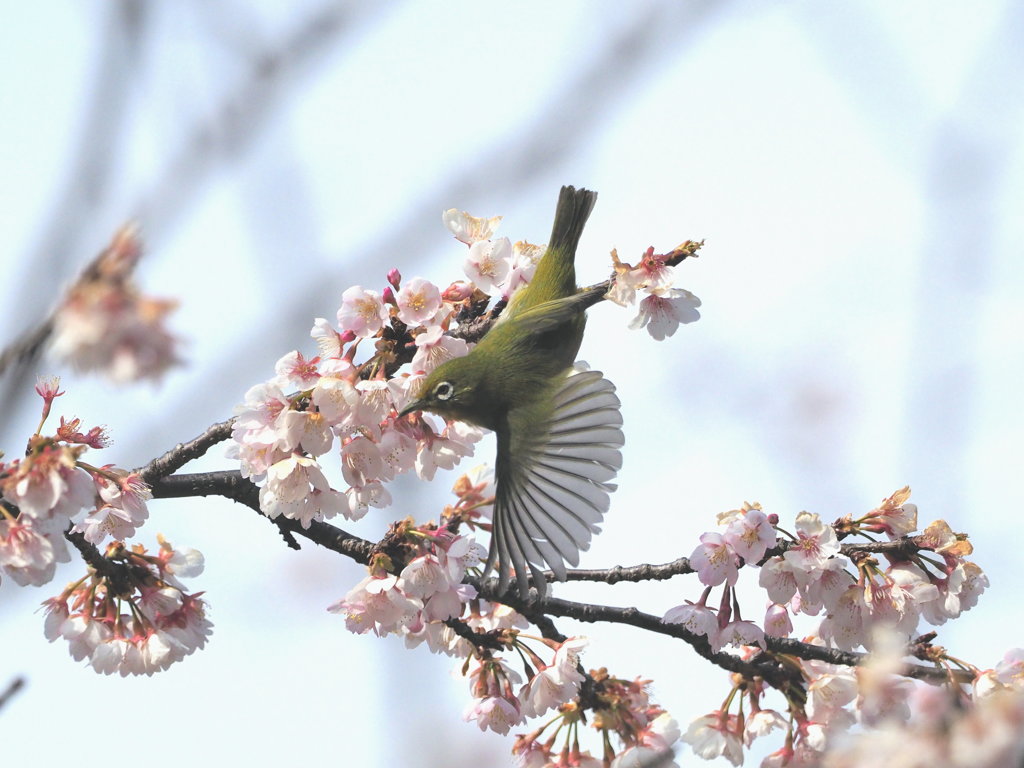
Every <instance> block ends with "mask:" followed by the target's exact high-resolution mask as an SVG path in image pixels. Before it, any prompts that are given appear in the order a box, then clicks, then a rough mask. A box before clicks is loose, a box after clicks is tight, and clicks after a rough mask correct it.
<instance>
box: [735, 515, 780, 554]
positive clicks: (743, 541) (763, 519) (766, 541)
mask: <svg viewBox="0 0 1024 768" xmlns="http://www.w3.org/2000/svg"><path fill="white" fill-rule="evenodd" d="M723 538H724V539H725V541H726V542H727V543H728V544H729V546H730V547H732V551H733V552H735V553H736V554H737V555H739V556H740V557H742V558H743V559H744V560H746V561H747V562H748V563H757V562H759V561H760V560H761V558H762V557H764V554H765V552H767V551H768V549H769V548H770V547H773V546H775V539H776V535H775V529H774V528H773V527H772V525H771V523H769V522H768V515H766V514H765V513H764V512H762V511H761V510H760V509H756V508H752V509H748V510H745V511H744V512H743V513H742V514H740V515H737V516H736V518H735V519H734V520H733V521H732V522H731V523H730V524H729V527H728V528H727V529H726V531H725V533H724V534H723Z"/></svg>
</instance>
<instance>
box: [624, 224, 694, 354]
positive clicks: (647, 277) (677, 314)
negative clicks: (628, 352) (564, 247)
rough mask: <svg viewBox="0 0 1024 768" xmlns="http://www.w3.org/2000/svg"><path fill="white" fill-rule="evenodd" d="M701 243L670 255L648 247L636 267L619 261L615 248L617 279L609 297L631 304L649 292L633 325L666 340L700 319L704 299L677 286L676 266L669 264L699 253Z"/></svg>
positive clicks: (692, 243)
mask: <svg viewBox="0 0 1024 768" xmlns="http://www.w3.org/2000/svg"><path fill="white" fill-rule="evenodd" d="M700 245H701V243H695V242H693V241H692V240H687V241H686V242H685V243H683V244H682V245H680V246H679V247H678V248H676V249H675V250H674V251H672V252H671V253H666V254H656V253H655V252H654V248H648V249H647V250H646V251H645V252H644V255H643V257H641V259H640V262H639V263H638V264H637V265H636V266H635V267H634V266H633V265H632V264H625V263H623V262H621V261H619V256H618V253H617V252H616V251H614V250H613V251H612V261H613V262H614V264H615V282H614V284H613V285H612V289H611V290H610V291H609V292H608V293H607V295H606V297H605V298H607V299H610V300H611V301H614V302H615V303H616V304H620V305H622V306H623V307H628V306H631V305H632V304H633V303H634V302H635V301H636V296H637V292H638V291H640V292H643V293H646V294H647V295H646V296H645V297H644V298H643V299H642V300H641V301H640V307H639V310H640V311H639V313H638V314H637V316H636V317H635V318H633V321H632V322H631V323H630V325H629V327H630V328H634V329H636V328H646V329H647V332H648V333H649V334H651V336H652V337H654V338H655V339H657V340H658V341H663V340H664V339H665V337H667V336H671V335H672V334H674V333H675V332H676V329H677V328H679V326H680V324H685V323H692V322H694V321H695V320H699V319H700V312H698V311H697V307H699V306H700V299H698V298H697V297H696V296H694V295H693V294H692V293H690V292H689V291H687V290H685V289H684V288H676V287H674V284H675V280H676V268H675V267H674V266H672V265H671V264H670V263H669V262H671V261H673V260H674V259H675V258H678V257H680V256H682V255H693V254H695V253H696V250H697V249H698V248H699V247H700Z"/></svg>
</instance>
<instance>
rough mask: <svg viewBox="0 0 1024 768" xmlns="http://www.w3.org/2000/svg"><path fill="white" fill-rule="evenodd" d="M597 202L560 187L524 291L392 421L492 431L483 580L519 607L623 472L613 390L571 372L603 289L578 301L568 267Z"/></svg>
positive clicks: (572, 554) (568, 552)
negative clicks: (421, 415) (490, 577)
mask: <svg viewBox="0 0 1024 768" xmlns="http://www.w3.org/2000/svg"><path fill="white" fill-rule="evenodd" d="M596 200H597V193H596V192H592V191H590V190H588V189H582V188H581V189H576V188H575V187H572V186H564V187H562V189H561V192H560V193H559V196H558V205H557V208H556V210H555V220H554V224H553V225H552V228H551V237H550V239H549V240H548V246H547V249H546V251H545V252H544V255H543V256H542V257H541V259H540V261H539V262H538V264H537V269H536V271H535V273H534V275H533V278H532V279H531V280H530V282H529V283H528V284H527V285H525V286H524V287H522V288H520V289H519V290H518V291H516V292H515V293H514V294H513V295H512V296H511V298H510V299H509V301H508V305H507V306H506V307H505V310H504V311H503V312H502V313H501V315H500V316H499V317H498V320H497V321H496V322H495V323H494V325H493V326H492V327H491V328H490V330H489V332H488V333H487V334H486V335H484V337H483V338H482V339H481V340H480V342H479V343H478V344H477V345H476V346H475V347H474V348H473V349H471V350H470V352H469V354H467V355H465V356H463V357H458V358H453V359H450V360H447V361H445V362H444V363H442V364H441V365H439V366H438V367H437V368H435V369H434V370H433V371H431V372H430V373H429V374H428V375H427V376H426V377H425V379H424V380H423V381H422V383H421V385H420V387H419V389H418V390H417V395H416V397H415V399H414V400H413V401H412V402H411V403H409V404H408V405H407V406H406V407H405V408H404V409H403V410H402V412H401V414H400V415H406V414H409V413H413V412H416V411H430V412H432V413H435V414H437V415H439V416H442V417H444V418H446V419H456V420H460V421H464V422H468V423H470V424H474V425H477V426H480V427H484V428H486V429H490V430H492V431H493V432H494V433H495V435H496V438H497V455H496V458H495V464H494V476H495V501H494V508H493V514H492V526H491V541H490V548H489V551H488V556H487V561H486V562H485V564H484V567H483V576H486V575H487V574H488V573H489V572H490V571H491V570H492V568H493V569H496V570H497V575H498V590H499V593H501V594H505V592H506V590H507V589H508V587H509V585H510V583H511V582H512V577H513V576H514V578H515V589H516V590H517V591H518V593H519V595H520V596H521V597H523V598H526V597H527V595H528V591H529V583H530V581H529V574H532V576H533V583H534V586H535V587H536V589H537V592H538V595H539V596H540V597H543V596H544V595H545V594H546V589H547V580H546V579H545V576H544V573H543V569H544V567H545V566H547V567H549V568H550V569H551V571H552V572H553V573H554V575H555V578H556V579H558V580H559V581H564V580H565V579H566V563H568V564H570V565H572V566H577V565H578V564H579V553H580V552H581V551H582V550H586V549H587V548H588V547H589V546H590V541H591V537H592V536H593V534H596V533H599V532H600V523H601V522H602V520H603V518H604V514H605V513H606V512H607V511H608V509H609V506H610V499H609V494H610V493H611V492H612V491H613V490H615V487H616V486H615V485H614V484H612V483H611V482H609V481H611V480H612V479H613V478H614V477H615V475H616V474H617V472H618V470H619V469H621V467H622V452H621V451H620V448H622V446H623V444H624V438H623V433H622V416H621V413H620V410H619V409H620V405H621V403H620V401H619V398H618V396H617V395H616V394H615V386H614V385H613V384H612V383H611V382H610V381H608V379H606V378H605V377H604V375H603V374H602V373H601V372H600V371H594V370H586V369H585V364H582V365H574V364H575V363H576V355H577V353H578V352H579V348H580V344H581V342H582V340H583V331H584V327H585V325H586V310H587V308H588V307H590V306H591V305H593V304H595V303H597V302H598V301H600V300H601V298H603V296H604V293H605V291H606V287H605V286H595V288H591V289H587V290H583V291H581V290H579V289H578V288H577V286H576V271H575V256H576V248H577V245H578V244H579V240H580V236H581V234H582V232H583V227H584V225H585V224H586V222H587V219H588V218H589V216H590V213H591V211H592V210H593V208H594V203H595V201H596Z"/></svg>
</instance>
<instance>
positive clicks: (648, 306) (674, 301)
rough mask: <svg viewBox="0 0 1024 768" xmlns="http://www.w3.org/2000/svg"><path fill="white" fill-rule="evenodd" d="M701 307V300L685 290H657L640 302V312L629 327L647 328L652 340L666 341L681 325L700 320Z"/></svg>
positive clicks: (635, 328) (634, 328)
mask: <svg viewBox="0 0 1024 768" xmlns="http://www.w3.org/2000/svg"><path fill="white" fill-rule="evenodd" d="M699 306H700V299H698V298H697V297H696V296H694V295H693V294H692V293H690V292H689V291H687V290H685V289H683V288H661V289H657V290H656V291H652V292H651V294H650V295H649V296H647V297H646V298H645V299H644V300H643V301H641V302H640V307H639V310H640V311H639V313H638V314H637V316H636V317H635V318H633V320H632V322H630V324H629V327H630V328H631V329H633V330H637V329H639V328H646V329H647V332H648V333H649V334H651V337H652V338H654V339H655V340H657V341H664V340H665V338H666V337H668V336H672V335H674V334H675V332H676V330H677V329H678V328H679V326H680V325H684V324H686V323H693V322H696V321H697V320H700V312H698V311H697V307H699Z"/></svg>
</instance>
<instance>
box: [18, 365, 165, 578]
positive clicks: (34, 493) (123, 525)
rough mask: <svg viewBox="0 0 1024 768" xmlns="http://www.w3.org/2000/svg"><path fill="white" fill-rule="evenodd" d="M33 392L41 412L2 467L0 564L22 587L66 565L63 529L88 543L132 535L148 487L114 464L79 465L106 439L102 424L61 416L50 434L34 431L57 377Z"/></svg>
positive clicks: (55, 390)
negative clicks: (17, 452)
mask: <svg viewBox="0 0 1024 768" xmlns="http://www.w3.org/2000/svg"><path fill="white" fill-rule="evenodd" d="M36 392H37V393H39V395H40V397H42V398H43V414H42V418H41V420H40V423H39V428H38V429H37V431H36V434H35V435H33V436H32V437H31V438H30V439H29V442H28V450H27V451H26V454H25V456H24V457H23V458H19V459H15V460H13V461H11V462H8V463H3V462H0V498H2V501H3V502H6V504H0V566H2V568H3V571H4V572H5V573H7V574H8V575H10V576H11V578H13V579H14V580H15V581H16V582H18V583H19V584H21V585H26V584H34V585H41V584H46V583H47V582H49V581H50V580H51V579H52V578H53V575H54V572H55V570H56V567H57V563H58V562H68V560H69V559H70V558H69V556H68V550H67V545H66V544H65V539H64V534H65V531H67V530H68V527H69V526H71V525H72V524H73V525H74V528H73V530H75V531H78V532H80V533H82V534H83V535H84V537H85V539H86V540H87V541H89V542H90V543H92V544H97V545H98V544H100V543H102V542H103V541H104V540H105V539H106V538H107V537H110V536H112V537H115V538H118V539H123V538H125V537H128V536H133V535H134V534H135V530H136V528H138V526H140V525H142V523H143V522H144V521H145V520H146V518H147V517H148V514H149V513H148V510H147V506H146V502H147V501H148V500H149V499H150V498H151V493H150V490H149V487H148V486H147V485H146V484H145V483H144V482H142V480H141V479H140V477H139V475H138V474H137V473H134V472H128V471H125V470H123V469H118V468H117V467H114V466H113V465H106V466H103V467H95V466H92V465H90V464H87V463H85V462H84V461H82V459H81V457H82V455H83V454H84V453H85V451H87V450H88V449H89V448H94V449H100V448H104V447H106V446H107V445H108V444H109V439H108V438H107V436H106V434H105V433H104V431H103V429H102V428H100V427H93V428H91V429H89V430H87V431H86V432H84V433H83V432H82V431H80V428H81V422H80V420H79V419H71V420H70V421H67V420H65V419H64V417H61V419H60V426H59V427H58V428H57V430H56V433H55V434H53V435H42V434H40V432H41V430H42V428H43V425H44V423H45V421H46V419H47V417H48V416H49V413H50V409H51V407H52V405H53V401H54V399H55V398H57V397H59V396H60V395H62V394H64V393H63V392H61V391H60V390H59V380H58V379H56V378H48V379H43V378H41V379H40V380H39V382H38V383H37V385H36Z"/></svg>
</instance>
